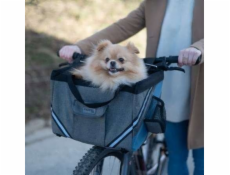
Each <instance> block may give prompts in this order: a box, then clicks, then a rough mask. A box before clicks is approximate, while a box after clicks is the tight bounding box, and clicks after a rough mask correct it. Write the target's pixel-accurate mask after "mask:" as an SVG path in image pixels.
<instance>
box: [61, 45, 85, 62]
mask: <svg viewBox="0 0 230 175" xmlns="http://www.w3.org/2000/svg"><path fill="white" fill-rule="evenodd" d="M74 52H77V53H81V49H80V48H79V47H78V46H76V45H67V46H64V47H62V48H61V49H60V50H59V56H60V57H61V58H63V59H64V60H66V61H68V62H69V63H72V62H73V59H72V56H73V53H74Z"/></svg>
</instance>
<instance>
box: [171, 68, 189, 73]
mask: <svg viewBox="0 0 230 175" xmlns="http://www.w3.org/2000/svg"><path fill="white" fill-rule="evenodd" d="M172 70H177V71H181V72H184V73H185V70H184V69H183V68H180V67H168V68H167V71H172Z"/></svg>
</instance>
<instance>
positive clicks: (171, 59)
mask: <svg viewBox="0 0 230 175" xmlns="http://www.w3.org/2000/svg"><path fill="white" fill-rule="evenodd" d="M166 61H167V62H169V63H178V56H169V57H168V58H166Z"/></svg>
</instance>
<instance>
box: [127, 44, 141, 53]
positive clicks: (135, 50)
mask: <svg viewBox="0 0 230 175" xmlns="http://www.w3.org/2000/svg"><path fill="white" fill-rule="evenodd" d="M126 48H127V49H128V50H129V51H130V52H132V53H135V54H138V53H140V52H139V50H138V49H137V48H136V46H134V44H133V43H131V42H129V43H128V44H127V45H126Z"/></svg>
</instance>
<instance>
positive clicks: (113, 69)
mask: <svg viewBox="0 0 230 175" xmlns="http://www.w3.org/2000/svg"><path fill="white" fill-rule="evenodd" d="M108 71H109V72H111V73H113V74H114V73H117V72H121V71H124V68H119V69H118V68H109V70H108Z"/></svg>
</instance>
